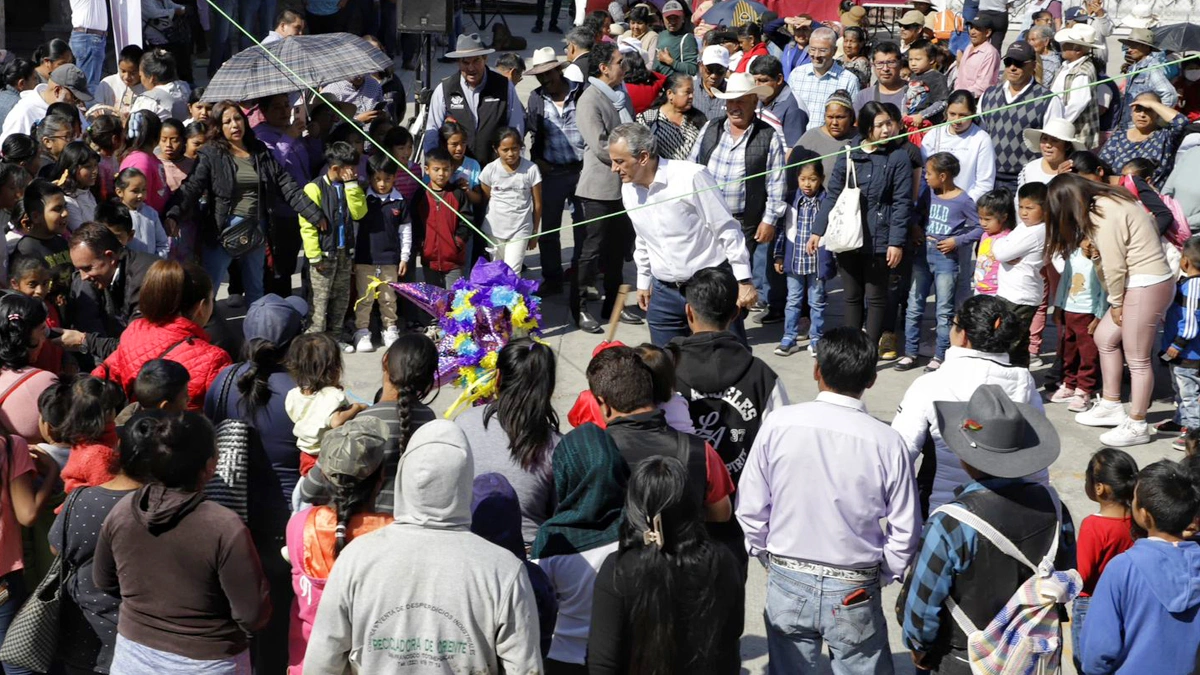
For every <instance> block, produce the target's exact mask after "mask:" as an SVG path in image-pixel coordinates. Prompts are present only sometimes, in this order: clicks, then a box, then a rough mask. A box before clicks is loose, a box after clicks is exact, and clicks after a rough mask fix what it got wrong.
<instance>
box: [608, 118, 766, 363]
mask: <svg viewBox="0 0 1200 675" xmlns="http://www.w3.org/2000/svg"><path fill="white" fill-rule="evenodd" d="M608 153H609V158H610V160H611V161H612V170H613V171H614V172H615V173H616V174H617V175H619V176H620V177H621V182H622V183H623V185H622V186H621V200H622V202H623V203H624V206H625V208H626V209H627V210H629V211H630V220H631V221H633V229H634V232H635V233H636V235H637V238H636V240H635V244H634V251H633V260H634V263H635V264H636V265H637V296H638V306H640V307H641V308H642V309H644V310H646V320H647V322H648V323H649V324H650V341H651V342H653V343H654V344H656V345H659V346H660V347H663V346H666V344H667V343H668V342H670V341H671V339H672V338H675V337H677V336H686V335H689V334H690V333H689V330H688V324H687V315H686V312H685V309H684V308H685V306H686V304H687V303H686V301H685V300H684V298H683V294H682V293H680V288H681V287H683V286H684V285H686V284H687V282H688V280H689V279H691V278H692V275H693V274H695V273H696V272H697V271H698V270H701V269H704V268H706V267H718V266H725V265H728V266H730V267H731V268H732V270H733V275H734V277H735V278H736V279H737V281H738V306H739V307H742V308H746V307H749V306H751V305H753V304H754V303H755V302H756V301H757V300H758V292H757V291H756V290H755V289H754V283H753V281H752V280H751V273H750V256H749V254H748V253H747V251H746V240H745V238H744V237H743V236H742V228H741V225H739V224H738V221H737V220H736V219H734V217H733V215H732V214H731V213H730V212H729V208H728V207H726V206H725V200H724V199H722V198H721V193H720V192H719V191H718V190H716V189H715V187H716V181H714V180H713V177H712V175H711V174H709V172H708V169H706V168H704V167H703V166H701V165H699V164H695V163H693V162H681V161H676V160H666V159H659V157H658V153H657V148H656V146H655V139H654V134H653V133H652V132H651V131H650V129H648V128H647V127H645V126H644V125H641V124H622V125H621V126H619V127H617V128H616V129H614V130H613V132H612V134H611V135H610V136H609V139H608ZM730 330H732V331H733V332H734V333H736V334H737V335H738V337H739V338H741V339H742V340H743V342H744V341H745V328H744V326H743V325H742V319H741V318H740V317H739V318H738V319H737V320H736V321H735V322H734V325H733V326H731V327H730Z"/></svg>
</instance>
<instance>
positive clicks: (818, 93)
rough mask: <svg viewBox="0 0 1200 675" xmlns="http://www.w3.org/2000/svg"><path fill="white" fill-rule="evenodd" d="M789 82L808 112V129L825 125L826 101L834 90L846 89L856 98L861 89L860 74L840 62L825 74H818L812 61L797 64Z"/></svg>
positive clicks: (788, 79) (801, 104)
mask: <svg viewBox="0 0 1200 675" xmlns="http://www.w3.org/2000/svg"><path fill="white" fill-rule="evenodd" d="M787 84H788V86H789V87H791V89H792V95H793V96H795V97H796V102H797V103H799V104H800V107H801V108H803V109H804V110H805V111H807V112H808V129H806V131H812V130H813V129H817V128H819V127H823V126H825V103H826V102H828V101H829V97H830V96H832V95H833V92H835V91H837V90H838V89H845V90H846V91H847V92H849V94H850V98H854V95H855V94H857V93H858V89H859V86H858V76H857V75H855V74H854V73H852V72H850V71H849V70H846V69H845V68H844V67H843V66H842V65H841V64H839V63H834V64H833V67H831V68H830V69H829V70H827V71H825V74H824V75H817V73H816V71H814V70H813V64H811V63H806V64H804V65H802V66H797V67H796V69H795V70H793V71H792V73H791V75H788V78H787Z"/></svg>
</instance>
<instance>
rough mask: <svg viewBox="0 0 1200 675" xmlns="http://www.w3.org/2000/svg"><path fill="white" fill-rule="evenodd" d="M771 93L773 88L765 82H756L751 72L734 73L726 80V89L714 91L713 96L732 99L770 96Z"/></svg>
mask: <svg viewBox="0 0 1200 675" xmlns="http://www.w3.org/2000/svg"><path fill="white" fill-rule="evenodd" d="M770 93H771V88H770V87H768V86H767V85H765V84H758V85H756V84H754V76H753V75H751V74H750V73H734V74H732V75H730V76H729V79H727V80H725V91H714V92H713V93H712V95H713V96H715V97H717V98H719V99H722V100H726V101H728V100H730V99H735V98H741V97H743V96H749V95H750V94H754V95H755V96H768V95H770Z"/></svg>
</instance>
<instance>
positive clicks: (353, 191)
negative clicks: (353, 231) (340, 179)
mask: <svg viewBox="0 0 1200 675" xmlns="http://www.w3.org/2000/svg"><path fill="white" fill-rule="evenodd" d="M345 186H346V206H347V207H349V209H350V218H351V219H352V220H356V221H358V220H362V219H363V218H366V217H367V193H366V192H364V191H363V189H362V185H359V183H358V181H356V180H352V181H350V182H349V183H345Z"/></svg>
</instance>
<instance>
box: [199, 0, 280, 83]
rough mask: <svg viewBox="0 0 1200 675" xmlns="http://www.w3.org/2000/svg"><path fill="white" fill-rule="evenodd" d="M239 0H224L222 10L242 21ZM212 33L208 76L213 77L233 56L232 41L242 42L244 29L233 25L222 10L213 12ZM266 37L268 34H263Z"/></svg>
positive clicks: (235, 42)
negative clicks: (241, 36)
mask: <svg viewBox="0 0 1200 675" xmlns="http://www.w3.org/2000/svg"><path fill="white" fill-rule="evenodd" d="M238 2H239V0H222V2H221V11H223V12H225V13H226V14H228V15H229V16H230V18H232V19H235V20H237V21H239V22H240V21H241V19H240V18H239V17H241V13H240V11H239V8H238ZM211 18H212V35H211V36H210V40H209V42H208V76H209V77H210V78H211V77H212V76H213V75H215V74H216V73H217V71H218V70H220V69H221V66H222V65H224V64H225V61H227V60H228V59H229V57H230V56H232V55H233V54H232V51H233V50H232V49H231V45H230V43H231V42H232V43H233V44H235V45H237V44H241V38H240V37H239V36H240V35H241V34H242V31H240V30H238V29H236V28H234V27H233V25H232V24H231V23H229V22H228V21H226V20H225V17H223V16H221V14H220V12H216V11H214V12H212V13H211ZM263 37H266V34H265V33H264V34H263Z"/></svg>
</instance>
